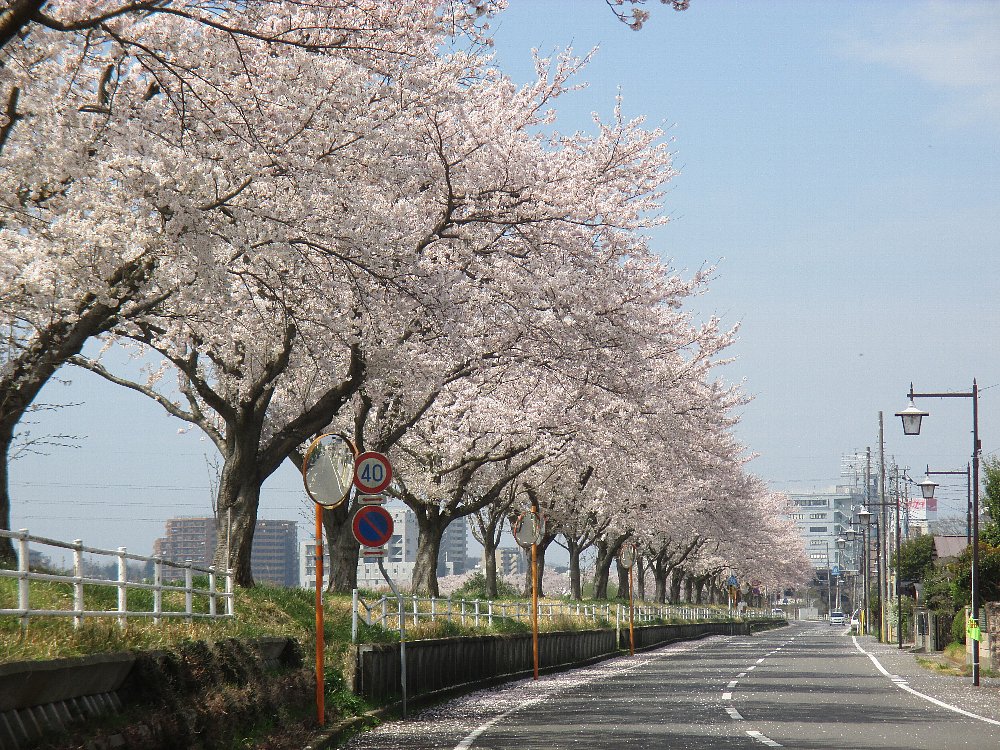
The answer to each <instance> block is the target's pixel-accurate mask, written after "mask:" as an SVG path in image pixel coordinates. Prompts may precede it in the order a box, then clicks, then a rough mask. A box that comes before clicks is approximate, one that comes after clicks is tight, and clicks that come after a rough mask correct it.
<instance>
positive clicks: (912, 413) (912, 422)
mask: <svg viewBox="0 0 1000 750" xmlns="http://www.w3.org/2000/svg"><path fill="white" fill-rule="evenodd" d="M913 395H914V394H913V384H912V383H911V384H910V404H909V406H907V407H906V408H905V409H903V411H897V412H896V416H897V417H900V418H901V419H902V420H903V434H904V435H919V434H920V420H922V419H923V418H924V417H926V416H929V415H928V413H927V412H925V411H921V410H920V409H918V408H917V407H916V406H915V405H914V403H913ZM921 395H923V394H921Z"/></svg>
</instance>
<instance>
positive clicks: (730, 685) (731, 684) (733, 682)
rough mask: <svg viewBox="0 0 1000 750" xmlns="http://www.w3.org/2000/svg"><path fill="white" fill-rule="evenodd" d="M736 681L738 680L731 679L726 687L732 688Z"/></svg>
mask: <svg viewBox="0 0 1000 750" xmlns="http://www.w3.org/2000/svg"><path fill="white" fill-rule="evenodd" d="M737 682H738V680H733V681H732V682H730V683H729V684H728V685H726V687H727V688H729V689H730V690H732V689H733V688H734V687H736V683H737Z"/></svg>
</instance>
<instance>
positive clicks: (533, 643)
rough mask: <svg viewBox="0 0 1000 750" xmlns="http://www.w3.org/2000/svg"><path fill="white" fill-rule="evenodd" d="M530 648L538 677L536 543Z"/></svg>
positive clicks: (532, 558)
mask: <svg viewBox="0 0 1000 750" xmlns="http://www.w3.org/2000/svg"><path fill="white" fill-rule="evenodd" d="M531 650H532V653H533V654H534V658H535V679H536V680H537V679H538V545H537V544H532V545H531Z"/></svg>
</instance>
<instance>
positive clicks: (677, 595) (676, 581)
mask: <svg viewBox="0 0 1000 750" xmlns="http://www.w3.org/2000/svg"><path fill="white" fill-rule="evenodd" d="M683 583H684V571H683V570H682V569H681V568H674V571H673V574H672V575H671V576H670V603H671V604H680V603H681V585H682V584H683Z"/></svg>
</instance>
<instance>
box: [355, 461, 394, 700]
mask: <svg viewBox="0 0 1000 750" xmlns="http://www.w3.org/2000/svg"><path fill="white" fill-rule="evenodd" d="M391 482H392V464H390V463H389V459H388V458H387V457H386V456H384V455H382V454H381V453H375V452H374V451H368V452H367V453H362V454H361V455H360V456H358V457H357V459H356V460H355V462H354V486H355V488H356V489H357V490H358V492H359V493H363V494H362V495H361V497H362V500H361V501H360V502H361V507H360V508H358V510H357V511H356V512H355V513H354V519H353V521H352V522H351V529H352V531H353V532H354V538H355V539H357V540H358V543H359V544H361V545H362V549H361V554H362V555H363V556H364V557H365V558H366V559H371V558H375V559H377V560H378V569H379V571H380V572H381V573H382V578H384V579H385V582H386V583H387V584H389V588H390V589H392V593H393V594H394V595H395V597H396V611H397V612H398V617H399V683H400V688H401V689H402V693H403V718H404V719H405V718H406V715H407V711H406V612H405V611H404V605H403V595H402V594H400V593H399V589H398V588H397V587H396V583H395V582H394V581H393V580H392V578H390V577H389V573H388V572H387V571H386V569H385V562H384V560H385V545H386V544H387V543H388V542H389V540H390V539H392V532H393V529H394V524H393V520H392V515H391V514H390V513H389V511H387V510H386V509H385V508H383V507H382V503H384V502H385V498H384V497H381V496H380V493H381V492H383V491H384V490H386V489H387V488H388V487H389V484H390V483H391Z"/></svg>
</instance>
